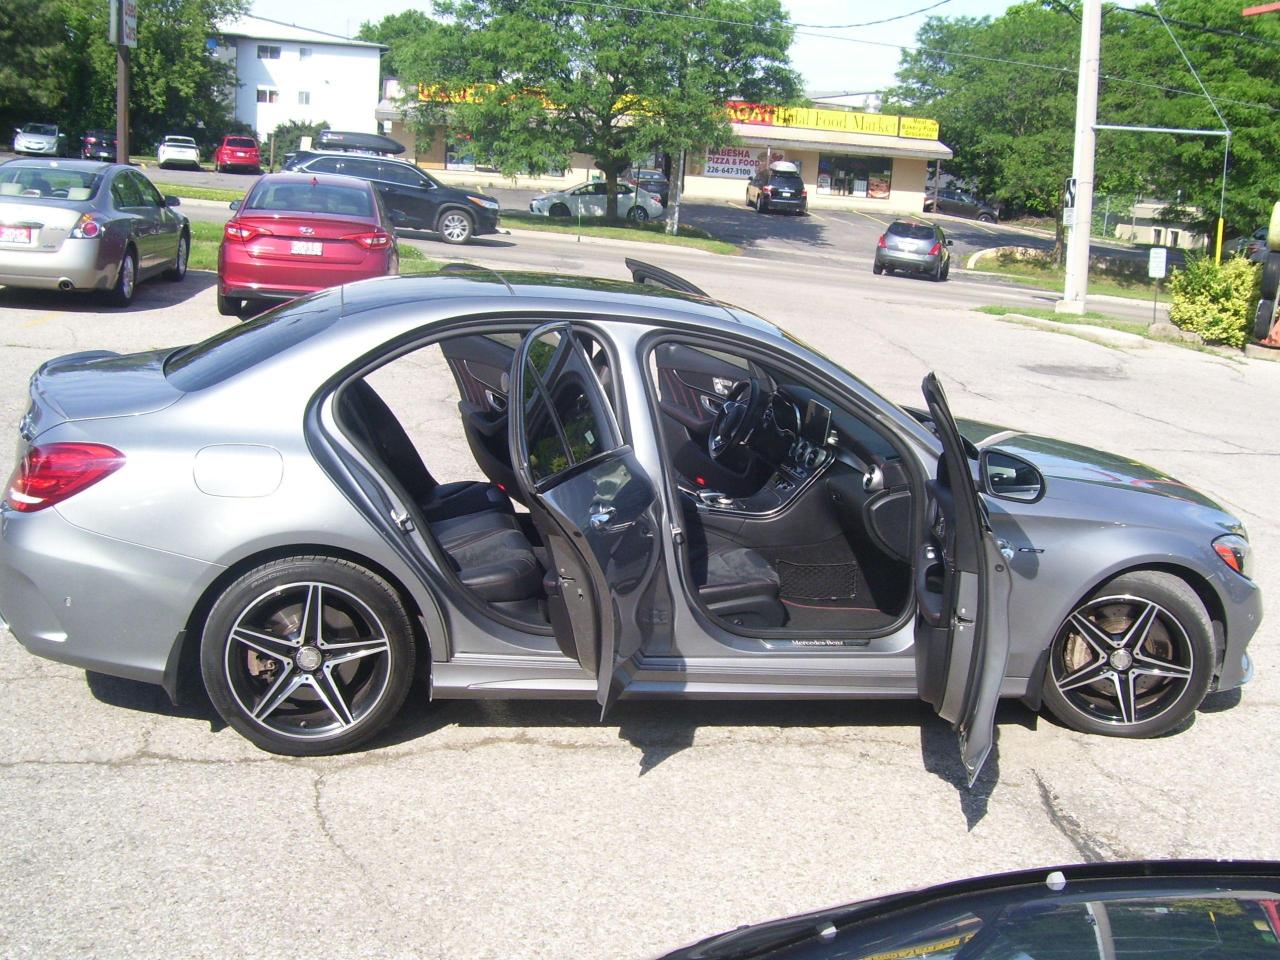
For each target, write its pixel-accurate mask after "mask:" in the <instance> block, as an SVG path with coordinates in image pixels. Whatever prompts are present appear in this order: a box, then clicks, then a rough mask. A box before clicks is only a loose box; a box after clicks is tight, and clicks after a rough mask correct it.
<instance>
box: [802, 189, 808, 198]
mask: <svg viewBox="0 0 1280 960" xmlns="http://www.w3.org/2000/svg"><path fill="white" fill-rule="evenodd" d="M808 195H809V191H808V190H801V191H800V196H802V197H807V196H808Z"/></svg>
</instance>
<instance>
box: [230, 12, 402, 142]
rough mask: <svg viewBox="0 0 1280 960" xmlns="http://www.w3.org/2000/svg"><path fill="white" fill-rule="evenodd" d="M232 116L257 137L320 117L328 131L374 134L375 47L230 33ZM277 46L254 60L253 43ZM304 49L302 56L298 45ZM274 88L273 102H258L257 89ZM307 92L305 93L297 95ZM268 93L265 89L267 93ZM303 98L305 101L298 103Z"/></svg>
mask: <svg viewBox="0 0 1280 960" xmlns="http://www.w3.org/2000/svg"><path fill="white" fill-rule="evenodd" d="M235 45H236V52H235V61H236V76H237V79H238V80H239V82H240V86H239V87H238V88H237V90H236V103H235V109H236V119H237V120H240V121H242V122H244V123H247V124H249V125H250V126H252V127H253V128H254V130H256V131H257V133H258V136H259V138H263V137H266V136H267V135H268V134H269V133H271V131H273V130H274V129H275V128H276V127H277V126H279V125H280V124H282V123H287V122H288V121H290V120H299V121H305V122H308V123H314V122H316V121H320V120H323V121H325V122H327V123H328V124H329V126H330V127H332V128H333V129H334V130H354V131H358V132H360V133H377V132H378V125H377V121H376V119H375V118H374V111H375V109H376V108H377V106H378V93H379V90H378V60H379V53H380V51H379V50H378V49H377V48H376V47H346V46H341V45H338V44H322V43H316V44H308V43H294V42H291V41H283V40H258V39H254V38H252V37H236V38H235ZM259 46H263V47H279V48H280V57H279V59H275V60H271V59H260V58H259V57H258V47H259ZM303 49H305V50H310V51H311V53H310V55H309V56H306V57H304V56H303V55H302V52H301V51H302V50H303ZM259 90H263V91H268V92H269V91H275V102H274V103H271V102H269V101H268V102H259V99H258V92H259ZM300 94H307V95H308V97H300V96H299V95H300ZM267 95H268V96H269V93H268V94H267ZM302 99H309V100H310V102H309V103H302V102H300V101H301V100H302Z"/></svg>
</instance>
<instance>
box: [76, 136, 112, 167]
mask: <svg viewBox="0 0 1280 960" xmlns="http://www.w3.org/2000/svg"><path fill="white" fill-rule="evenodd" d="M80 158H81V159H82V160H103V161H106V162H107V163H115V162H116V135H115V131H113V130H86V131H85V135H84V136H83V137H81V138H80Z"/></svg>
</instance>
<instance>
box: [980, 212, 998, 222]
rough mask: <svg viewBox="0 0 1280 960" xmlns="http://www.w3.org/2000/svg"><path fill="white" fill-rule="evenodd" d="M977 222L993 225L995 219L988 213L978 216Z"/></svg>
mask: <svg viewBox="0 0 1280 960" xmlns="http://www.w3.org/2000/svg"><path fill="white" fill-rule="evenodd" d="M978 222H979V223H995V222H996V218H995V217H993V216H992V215H991V214H989V213H982V214H979V215H978Z"/></svg>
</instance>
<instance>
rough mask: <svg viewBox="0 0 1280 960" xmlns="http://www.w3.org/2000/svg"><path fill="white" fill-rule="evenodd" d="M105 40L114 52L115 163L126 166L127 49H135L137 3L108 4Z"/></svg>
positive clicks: (127, 0) (116, 1) (134, 0)
mask: <svg viewBox="0 0 1280 960" xmlns="http://www.w3.org/2000/svg"><path fill="white" fill-rule="evenodd" d="M108 10H109V12H110V16H109V17H108V19H107V40H108V41H109V42H110V43H112V44H113V45H114V46H115V48H116V163H128V162H129V48H130V47H136V46H137V45H138V0H109V6H108Z"/></svg>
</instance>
